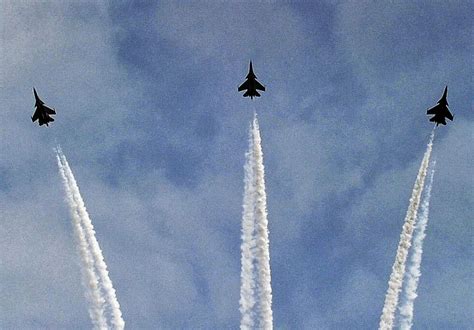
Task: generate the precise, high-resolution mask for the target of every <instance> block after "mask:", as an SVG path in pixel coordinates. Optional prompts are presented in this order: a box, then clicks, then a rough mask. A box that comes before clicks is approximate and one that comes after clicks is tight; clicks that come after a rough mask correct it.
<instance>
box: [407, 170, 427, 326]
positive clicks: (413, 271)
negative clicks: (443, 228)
mask: <svg viewBox="0 0 474 330" xmlns="http://www.w3.org/2000/svg"><path fill="white" fill-rule="evenodd" d="M435 166H436V162H433V163H432V164H431V171H430V174H429V177H428V184H427V186H426V192H425V195H424V197H423V202H422V204H421V214H420V216H419V219H418V220H417V222H418V223H417V225H416V228H415V233H414V237H413V248H412V251H413V252H412V255H411V258H410V262H409V266H408V272H407V273H406V278H405V280H406V285H405V289H404V299H403V304H402V305H401V306H400V307H399V311H400V327H401V329H403V330H409V329H411V327H412V325H413V309H414V303H415V299H416V297H417V296H418V294H417V289H418V283H419V281H420V276H421V259H422V255H423V240H424V239H425V237H426V233H425V231H426V226H427V225H428V216H429V210H430V198H431V187H432V185H433V177H434V173H435Z"/></svg>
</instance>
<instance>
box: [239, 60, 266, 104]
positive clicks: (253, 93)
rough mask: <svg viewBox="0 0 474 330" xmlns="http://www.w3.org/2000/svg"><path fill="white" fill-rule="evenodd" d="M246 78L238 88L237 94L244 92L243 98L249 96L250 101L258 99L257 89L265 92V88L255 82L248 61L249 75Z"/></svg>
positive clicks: (254, 76)
mask: <svg viewBox="0 0 474 330" xmlns="http://www.w3.org/2000/svg"><path fill="white" fill-rule="evenodd" d="M246 78H247V80H245V81H244V83H243V84H242V85H240V86H239V92H241V91H244V90H245V91H246V92H245V93H244V95H243V96H244V97H249V96H250V99H252V100H253V98H254V97H260V93H259V92H257V89H258V90H261V91H265V87H264V86H262V84H260V83H259V82H258V81H257V76H256V75H255V73H253V68H252V61H250V68H249V73H248V74H247V77H246Z"/></svg>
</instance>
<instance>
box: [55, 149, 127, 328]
mask: <svg viewBox="0 0 474 330" xmlns="http://www.w3.org/2000/svg"><path fill="white" fill-rule="evenodd" d="M58 155H59V157H60V160H61V163H62V166H63V168H64V173H65V175H66V178H67V182H68V183H69V189H70V191H71V193H72V196H73V199H74V201H75V203H76V210H77V213H78V215H79V217H80V220H81V225H82V226H83V228H84V233H85V237H86V239H87V242H88V244H89V248H90V252H91V254H92V257H93V259H94V264H95V267H96V270H97V273H98V275H99V277H100V284H101V286H102V289H103V290H104V292H105V301H106V303H107V304H108V307H109V308H110V310H111V313H112V325H113V327H114V328H115V329H123V328H124V327H125V322H124V320H123V318H122V312H121V310H120V304H119V302H118V300H117V296H116V293H115V289H114V287H113V284H112V281H111V280H110V277H109V272H108V270H107V265H106V263H105V261H104V256H103V254H102V250H101V249H100V246H99V243H98V242H97V239H96V237H95V231H94V226H93V225H92V221H91V219H90V217H89V214H88V213H87V209H86V207H85V205H84V201H83V199H82V196H81V193H80V191H79V187H78V185H77V182H76V179H75V178H74V175H73V173H72V171H71V168H70V167H69V163H68V162H67V159H66V157H65V156H64V154H63V153H62V152H61V150H60V149H59V148H58Z"/></svg>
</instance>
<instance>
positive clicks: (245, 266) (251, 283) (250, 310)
mask: <svg viewBox="0 0 474 330" xmlns="http://www.w3.org/2000/svg"><path fill="white" fill-rule="evenodd" d="M253 144H254V143H253V131H252V127H250V129H249V149H248V151H247V152H246V154H245V159H246V162H245V167H244V172H245V178H244V183H245V186H244V201H243V206H242V208H243V211H242V245H241V247H240V251H241V264H242V265H241V271H240V281H241V284H240V313H241V315H242V318H241V321H240V329H242V330H243V329H253V328H254V325H255V323H254V318H255V312H254V306H255V280H256V278H255V265H254V264H255V256H254V255H255V237H254V236H255V184H254V175H255V174H254V167H255V161H254V158H255V156H254V150H253V149H254V147H253Z"/></svg>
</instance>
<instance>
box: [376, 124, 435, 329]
mask: <svg viewBox="0 0 474 330" xmlns="http://www.w3.org/2000/svg"><path fill="white" fill-rule="evenodd" d="M433 139H434V129H433V132H432V133H431V137H430V142H429V143H428V146H427V148H426V152H425V155H424V156H423V160H422V162H421V166H420V169H419V171H418V175H417V177H416V181H415V185H414V187H413V191H412V194H411V198H410V204H409V206H408V210H407V214H406V216H405V222H404V224H403V229H402V233H401V234H400V242H399V243H398V248H397V254H396V257H395V262H394V263H393V266H392V274H391V275H390V280H389V281H388V289H387V294H386V295H385V303H384V306H383V311H382V315H381V317H380V323H379V329H380V330H389V329H392V328H393V320H394V318H395V311H396V309H397V304H398V297H399V294H400V290H401V287H402V284H403V276H404V274H405V263H406V260H407V255H408V251H409V249H410V245H411V238H412V235H413V228H414V225H415V219H416V216H417V213H418V207H419V205H420V198H421V194H422V192H423V186H424V182H425V177H426V172H427V170H428V165H429V162H430V156H431V150H432V147H433Z"/></svg>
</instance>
